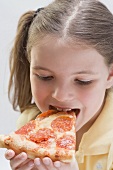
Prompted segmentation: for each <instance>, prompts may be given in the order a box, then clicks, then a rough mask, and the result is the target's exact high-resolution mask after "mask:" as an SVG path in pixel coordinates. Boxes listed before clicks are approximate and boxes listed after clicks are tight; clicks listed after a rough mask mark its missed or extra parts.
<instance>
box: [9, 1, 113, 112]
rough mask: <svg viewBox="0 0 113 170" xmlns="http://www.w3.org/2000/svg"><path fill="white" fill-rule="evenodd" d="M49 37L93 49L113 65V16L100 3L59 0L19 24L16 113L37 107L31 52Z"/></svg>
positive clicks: (14, 58) (13, 61)
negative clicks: (32, 77) (34, 95)
mask: <svg viewBox="0 0 113 170" xmlns="http://www.w3.org/2000/svg"><path fill="white" fill-rule="evenodd" d="M48 35H49V36H50V37H51V36H56V37H58V38H60V39H62V41H64V42H65V43H69V44H70V45H71V44H73V45H75V46H76V44H86V45H88V46H93V47H94V48H95V49H96V50H97V51H98V52H99V53H100V54H101V55H102V56H103V57H104V58H105V61H106V63H107V64H108V66H109V65H110V64H111V63H113V15H112V14H111V12H110V11H109V10H108V9H107V7H106V6H105V5H103V4H102V3H101V2H99V1H98V0H87V1H86V0H55V1H54V2H52V3H51V4H49V5H48V6H46V7H45V8H44V9H42V10H41V11H40V12H38V13H37V14H36V12H35V11H29V12H27V13H25V14H23V15H22V16H21V18H20V20H19V22H18V27H17V34H16V37H15V41H14V46H13V48H12V50H11V54H10V69H11V76H10V81H9V98H10V100H11V102H12V104H13V108H14V109H15V110H16V109H17V108H18V107H19V109H20V110H21V111H24V110H25V109H26V108H29V107H33V106H34V107H36V105H35V103H32V93H31V85H30V62H29V61H30V52H31V49H32V47H33V46H34V45H35V44H40V40H41V39H43V38H44V37H48ZM12 89H13V90H12Z"/></svg>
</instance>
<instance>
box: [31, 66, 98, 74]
mask: <svg viewBox="0 0 113 170" xmlns="http://www.w3.org/2000/svg"><path fill="white" fill-rule="evenodd" d="M32 68H33V69H35V70H44V71H50V72H51V70H50V69H48V68H45V67H42V66H33V67H32ZM73 74H93V75H96V74H98V73H97V72H93V71H91V70H83V71H78V72H75V73H73Z"/></svg>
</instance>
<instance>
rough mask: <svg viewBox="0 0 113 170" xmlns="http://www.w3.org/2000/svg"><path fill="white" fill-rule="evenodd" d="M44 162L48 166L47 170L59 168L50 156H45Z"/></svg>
mask: <svg viewBox="0 0 113 170" xmlns="http://www.w3.org/2000/svg"><path fill="white" fill-rule="evenodd" d="M42 162H43V164H44V165H45V166H46V168H47V170H50V169H52V170H57V169H56V168H55V166H54V164H53V161H52V160H51V159H50V158H48V157H45V158H43V159H42Z"/></svg>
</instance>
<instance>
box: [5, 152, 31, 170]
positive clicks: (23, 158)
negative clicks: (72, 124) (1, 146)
mask: <svg viewBox="0 0 113 170" xmlns="http://www.w3.org/2000/svg"><path fill="white" fill-rule="evenodd" d="M5 158H6V159H7V160H10V166H11V168H12V170H31V169H32V168H33V167H34V161H33V160H31V159H28V158H27V154H26V153H25V152H22V153H20V154H19V155H15V152H14V151H13V150H10V149H9V150H7V151H6V153H5Z"/></svg>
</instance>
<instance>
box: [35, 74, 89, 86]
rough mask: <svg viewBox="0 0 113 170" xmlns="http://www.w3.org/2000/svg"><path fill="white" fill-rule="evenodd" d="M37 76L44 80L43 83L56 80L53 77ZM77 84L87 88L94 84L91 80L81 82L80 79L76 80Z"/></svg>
mask: <svg viewBox="0 0 113 170" xmlns="http://www.w3.org/2000/svg"><path fill="white" fill-rule="evenodd" d="M37 76H38V78H39V79H40V80H43V81H50V80H52V79H54V77H53V76H45V77H44V76H40V75H37ZM75 82H76V83H77V84H79V85H81V86H87V85H90V84H91V83H92V81H91V80H89V81H82V80H79V79H75Z"/></svg>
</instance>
